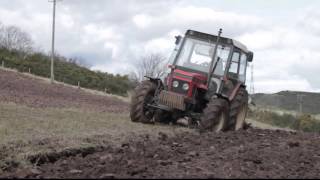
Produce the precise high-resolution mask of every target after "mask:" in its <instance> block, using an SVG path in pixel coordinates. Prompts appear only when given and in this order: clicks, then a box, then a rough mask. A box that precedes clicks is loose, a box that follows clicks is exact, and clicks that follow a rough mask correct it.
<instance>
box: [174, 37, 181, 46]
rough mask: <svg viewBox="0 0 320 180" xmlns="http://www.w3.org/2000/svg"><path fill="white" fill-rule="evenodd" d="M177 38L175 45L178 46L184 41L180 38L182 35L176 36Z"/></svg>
mask: <svg viewBox="0 0 320 180" xmlns="http://www.w3.org/2000/svg"><path fill="white" fill-rule="evenodd" d="M175 38H176V42H175V44H176V45H178V44H179V43H180V41H181V39H182V36H180V35H179V36H175Z"/></svg>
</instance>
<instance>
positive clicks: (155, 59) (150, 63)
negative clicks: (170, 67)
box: [129, 53, 166, 82]
mask: <svg viewBox="0 0 320 180" xmlns="http://www.w3.org/2000/svg"><path fill="white" fill-rule="evenodd" d="M165 70H166V58H165V57H164V56H163V55H162V54H159V53H151V54H148V55H145V56H143V57H141V59H140V60H139V61H138V63H137V64H136V65H135V71H134V72H131V73H130V74H129V77H130V79H131V80H132V81H136V82H140V81H142V80H143V79H144V76H149V77H155V78H161V77H163V76H164V74H165Z"/></svg>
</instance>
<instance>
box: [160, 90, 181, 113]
mask: <svg viewBox="0 0 320 180" xmlns="http://www.w3.org/2000/svg"><path fill="white" fill-rule="evenodd" d="M159 103H160V104H162V105H166V106H168V107H170V108H175V109H180V110H185V109H186V105H185V103H184V96H183V95H180V94H177V93H174V92H170V91H165V90H163V91H161V92H160V96H159Z"/></svg>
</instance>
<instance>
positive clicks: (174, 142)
mask: <svg viewBox="0 0 320 180" xmlns="http://www.w3.org/2000/svg"><path fill="white" fill-rule="evenodd" d="M319 142H320V136H319V135H318V134H307V133H295V132H285V131H272V130H259V129H251V128H250V129H248V130H246V131H245V130H243V131H239V132H227V133H220V134H210V133H206V134H202V135H200V134H191V133H182V134H180V135H178V136H176V137H172V138H169V137H168V136H166V134H164V133H159V134H158V139H156V140H152V139H151V138H149V136H148V135H141V136H138V137H132V139H131V140H128V141H127V142H124V143H122V144H121V145H120V146H119V147H111V146H110V147H108V148H106V149H105V150H104V151H103V152H98V153H94V154H90V155H87V156H82V155H78V156H75V157H69V158H62V159H60V160H58V161H56V162H55V163H49V164H43V165H41V166H39V167H35V168H33V169H20V170H18V171H16V172H14V173H11V174H10V173H9V174H6V175H5V176H4V177H10V178H25V177H27V178H319V177H320V151H319V149H320V143H319Z"/></svg>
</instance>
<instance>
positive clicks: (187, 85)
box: [182, 83, 189, 91]
mask: <svg viewBox="0 0 320 180" xmlns="http://www.w3.org/2000/svg"><path fill="white" fill-rule="evenodd" d="M182 89H183V90H185V91H187V90H188V89H189V84H187V83H184V84H183V86H182Z"/></svg>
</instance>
